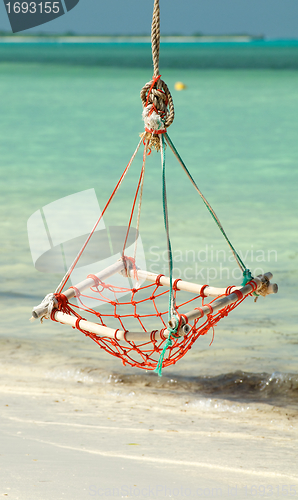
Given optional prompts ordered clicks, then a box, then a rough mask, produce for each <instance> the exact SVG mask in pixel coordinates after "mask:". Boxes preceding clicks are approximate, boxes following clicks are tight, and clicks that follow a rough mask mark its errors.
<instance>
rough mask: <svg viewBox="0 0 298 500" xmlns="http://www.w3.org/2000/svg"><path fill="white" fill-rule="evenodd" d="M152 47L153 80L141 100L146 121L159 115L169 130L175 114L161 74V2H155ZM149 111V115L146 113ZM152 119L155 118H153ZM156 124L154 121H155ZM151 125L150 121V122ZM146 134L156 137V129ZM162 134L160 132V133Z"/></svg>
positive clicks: (150, 129) (146, 87) (143, 89)
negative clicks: (149, 116) (149, 117)
mask: <svg viewBox="0 0 298 500" xmlns="http://www.w3.org/2000/svg"><path fill="white" fill-rule="evenodd" d="M151 47H152V61H153V78H152V80H151V81H150V82H148V83H146V84H145V85H144V87H143V88H142V90H141V100H142V103H143V108H144V113H145V116H144V119H145V123H146V118H148V114H149V115H154V113H155V114H156V115H158V116H159V117H160V118H161V120H162V123H163V125H164V127H163V128H168V127H169V126H170V125H171V123H173V120H174V116H175V112H174V103H173V98H172V96H171V92H170V91H169V88H168V86H167V84H166V83H165V82H164V81H163V80H161V78H160V76H161V75H160V74H159V49H160V8H159V0H154V7H153V16H152V25H151ZM145 111H147V113H146V112H145ZM151 118H154V116H152V117H151ZM153 122H154V120H153ZM149 123H150V120H149ZM146 132H149V133H150V134H152V135H156V133H157V132H156V128H155V127H152V126H148V127H146ZM159 133H160V132H159Z"/></svg>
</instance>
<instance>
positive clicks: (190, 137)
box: [0, 45, 298, 408]
mask: <svg viewBox="0 0 298 500" xmlns="http://www.w3.org/2000/svg"><path fill="white" fill-rule="evenodd" d="M15 46H16V47H17V45H15ZM21 48H22V49H23V47H21ZM21 48H20V49H21ZM32 50H33V49H32ZM36 50H38V51H39V54H40V53H41V51H42V50H43V48H42V47H40V46H39V47H38V49H36ZM76 50H79V49H77V47H72V51H73V57H74V59H75V51H76ZM84 50H87V49H84ZM90 50H91V49H90ZM92 50H94V49H92ZM92 50H91V52H92ZM119 50H121V51H124V52H125V47H124V48H123V47H121V49H119ZM127 50H128V49H127ZM129 50H133V48H132V47H129ZM136 50H137V49H136ZM184 50H186V51H187V48H185V49H184ZM221 50H223V49H221ZM237 50H240V49H239V48H237ZM1 51H2V52H1V53H3V51H5V48H3V47H1ZM7 53H9V52H7ZM19 54H21V50H20V52H19ZM226 56H227V57H228V55H227V53H226ZM2 59H3V58H2ZM20 59H21V56H20ZM8 60H9V57H7V61H8ZM135 66H136V65H135ZM150 77H151V74H150V68H148V69H143V68H138V67H133V68H132V67H129V68H125V67H123V68H116V67H113V68H111V67H110V68H107V67H99V66H96V65H93V66H89V67H86V66H85V67H83V66H81V65H78V64H76V63H74V62H72V64H69V65H63V64H61V61H60V62H59V64H54V63H53V62H52V63H51V64H49V63H48V64H43V62H42V58H40V60H39V61H36V58H35V62H21V60H20V61H19V62H2V63H1V73H0V90H1V98H0V99H1V116H0V133H1V144H0V155H1V156H0V168H1V185H0V190H1V198H0V203H1V213H2V215H1V235H2V245H1V255H0V273H1V274H0V276H1V278H0V280H1V281H0V285H1V306H2V314H1V323H2V328H1V345H2V350H3V354H4V355H3V356H2V357H1V361H0V363H1V365H2V369H1V372H2V375H1V376H2V377H3V379H4V380H5V377H7V375H8V374H10V376H11V377H20V378H21V379H23V378H25V377H29V378H30V377H34V379H35V380H36V381H38V380H40V383H42V382H41V381H42V380H47V381H48V382H49V381H51V380H52V381H55V380H59V381H61V382H63V383H64V384H65V387H67V386H68V384H69V383H70V384H73V383H75V384H77V383H81V382H82V383H85V384H88V385H90V384H91V385H92V384H97V386H100V387H101V389H102V390H104V391H110V390H111V387H113V390H116V391H117V390H119V391H122V392H123V394H126V395H129V394H132V393H134V394H137V395H138V398H142V397H146V391H157V390H159V391H161V393H163V391H175V393H176V394H178V395H180V397H181V398H184V399H185V401H187V400H188V399H189V398H191V400H192V401H193V402H195V401H197V402H198V401H205V402H206V401H209V400H210V401H214V398H216V399H218V398H219V399H220V398H223V399H231V400H233V401H234V400H236V401H238V402H239V403H241V405H242V404H243V405H244V406H243V408H244V407H245V405H246V404H247V403H249V402H255V401H263V402H269V403H270V404H275V405H297V402H298V400H297V384H298V369H297V359H298V356H297V352H298V351H297V345H298V344H297V343H298V340H297V333H298V332H297V305H296V296H295V292H296V289H297V285H296V282H297V259H298V252H297V196H296V188H297V164H298V146H297V115H298V91H297V88H298V85H297V84H298V73H296V72H295V71H290V70H284V71H278V70H272V69H271V70H270V69H258V70H254V69H250V70H248V69H238V70H237V69H234V70H233V71H230V70H228V69H213V70H202V69H201V70H196V69H186V68H183V69H182V68H179V69H178V68H177V69H173V68H172V69H166V70H165V71H163V79H164V80H165V81H166V82H167V84H168V85H169V87H170V88H171V89H173V88H174V83H175V81H177V80H182V81H183V82H185V84H186V85H187V90H186V91H184V92H175V91H174V90H173V97H174V102H175V107H176V118H175V122H174V124H173V125H172V126H171V128H170V129H169V134H170V136H171V138H172V140H173V141H174V143H175V145H176V147H177V148H178V150H179V152H180V153H181V155H182V157H183V158H184V161H185V162H186V164H187V165H188V167H189V169H190V170H191V172H192V174H193V176H194V177H195V178H196V180H197V181H198V183H199V186H200V188H201V189H202V191H203V193H204V194H205V195H206V197H207V198H208V199H209V201H210V202H211V204H212V205H213V207H214V209H215V211H216V212H217V214H218V215H219V217H220V219H221V221H222V223H223V225H224V227H225V229H226V231H227V233H228V235H229V237H230V239H231V240H232V242H233V244H234V245H235V247H236V248H237V250H238V251H239V252H241V255H242V256H243V258H244V260H245V263H246V264H247V266H248V267H249V268H250V269H251V270H252V272H253V274H259V273H260V272H261V271H262V270H263V271H271V272H272V273H273V274H274V280H273V281H276V282H277V283H278V285H279V293H278V294H277V295H276V296H270V297H267V298H266V299H263V298H262V297H261V298H259V300H258V301H257V303H256V304H255V303H253V300H252V299H247V300H246V301H245V303H244V304H243V305H242V306H240V307H239V308H238V309H237V310H235V311H234V312H233V313H232V314H231V315H230V316H229V317H228V318H225V319H223V320H222V321H221V322H220V323H219V325H218V326H217V327H216V329H215V339H214V342H213V344H212V345H211V346H210V347H209V344H210V342H211V339H212V335H211V334H209V335H207V336H206V337H202V338H200V339H198V341H197V342H196V344H195V346H194V347H193V348H192V350H191V351H190V352H189V353H187V355H186V356H185V357H184V358H183V359H182V360H180V361H179V363H178V364H177V365H175V366H174V367H171V368H169V369H167V370H165V373H164V377H163V378H162V379H159V378H158V377H156V376H155V375H153V374H146V373H143V372H140V371H139V370H137V369H132V368H129V369H128V368H124V367H122V365H121V363H120V362H119V361H118V360H115V359H114V358H112V357H110V356H108V354H106V353H104V352H103V351H101V350H100V349H99V347H98V346H96V345H95V344H94V343H93V342H92V341H90V340H89V339H86V338H85V337H84V336H83V335H82V334H81V333H80V332H73V331H72V330H71V329H70V330H68V329H67V327H62V326H61V325H56V324H53V323H50V322H46V323H44V324H43V325H40V324H38V323H37V322H36V323H35V324H31V323H29V322H28V318H29V317H30V313H31V308H32V306H34V305H36V304H38V303H39V302H40V300H41V299H42V298H43V297H44V296H45V295H46V294H47V293H49V292H50V291H53V290H54V289H55V288H56V286H57V284H58V282H59V280H60V278H61V275H59V274H58V275H57V274H56V275H51V274H42V273H40V272H38V271H37V270H35V269H34V266H33V263H32V259H31V254H30V249H29V245H28V237H27V229H26V224H27V220H28V218H29V217H30V216H31V215H32V214H33V213H34V212H35V211H37V210H39V209H40V208H41V207H43V206H45V205H47V204H49V203H51V202H53V201H55V200H58V199H60V198H63V197H65V196H68V195H72V194H74V193H77V192H79V191H83V190H86V189H91V188H94V189H95V192H96V195H97V198H98V201H99V204H100V206H101V207H103V205H104V203H105V201H106V199H107V197H108V196H109V194H110V193H111V191H112V189H113V187H114V185H115V183H116V181H117V179H118V178H119V176H120V174H121V172H122V171H123V169H124V167H125V166H126V164H127V162H128V160H129V158H130V156H131V154H132V153H133V151H134V148H135V146H136V144H137V142H138V140H139V133H140V132H142V128H143V125H142V121H141V117H140V114H141V102H140V99H139V91H140V88H141V87H142V85H143V84H144V83H145V82H147V81H148V80H149V79H150ZM167 159H168V165H167V175H168V183H169V188H168V195H169V210H170V226H171V238H172V246H173V250H174V265H175V276H176V277H179V276H181V277H186V274H185V273H187V278H188V279H189V280H191V279H196V275H197V273H198V270H199V271H200V273H201V274H200V275H199V278H200V281H201V277H203V278H204V281H205V282H210V284H219V285H221V286H225V285H226V284H227V281H228V284H232V283H234V282H235V284H238V283H239V280H240V278H239V274H237V269H236V268H235V266H234V264H233V263H232V262H230V261H228V257H229V254H228V251H227V248H226V244H225V242H224V240H223V239H222V237H221V235H220V233H219V231H218V230H217V228H216V226H215V224H214V222H213V221H212V220H211V219H210V216H209V214H208V213H207V211H206V210H205V207H204V206H203V205H202V203H201V201H200V199H198V196H197V194H196V192H194V190H193V189H192V187H191V186H190V185H189V182H188V181H187V179H186V177H185V175H184V174H183V172H182V171H181V172H180V170H181V169H180V167H179V165H178V164H177V163H176V162H175V161H174V159H173V158H172V157H171V155H170V152H169V151H167ZM140 163H141V155H139V156H138V157H137V160H136V163H135V164H134V166H133V167H132V171H131V172H130V174H129V177H128V178H127V181H126V183H125V184H123V186H122V189H121V190H120V191H119V194H118V195H117V197H116V199H115V203H113V204H112V205H111V207H110V210H109V211H108V212H107V214H106V216H105V223H106V225H125V224H127V217H128V215H127V214H128V210H129V209H130V206H131V200H132V195H133V189H134V183H133V181H134V182H135V180H136V175H137V172H139V168H140ZM177 200H178V201H177ZM152 221H154V224H153V222H152ZM140 234H141V236H142V241H143V245H144V249H145V253H146V261H147V269H149V270H152V271H154V272H155V271H156V272H158V271H160V272H162V271H163V266H165V265H166V263H165V262H164V258H163V252H164V250H165V240H164V233H163V221H162V206H161V180H160V160H159V158H158V156H157V155H156V154H152V155H151V156H150V157H149V158H148V164H147V170H146V183H145V189H144V204H143V212H142V222H141V226H140ZM198 252H201V253H200V254H199V253H198ZM223 268H224V270H223ZM210 398H211V399H210ZM206 404H207V403H206Z"/></svg>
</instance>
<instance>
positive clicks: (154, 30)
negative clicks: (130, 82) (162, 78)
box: [151, 0, 160, 78]
mask: <svg viewBox="0 0 298 500" xmlns="http://www.w3.org/2000/svg"><path fill="white" fill-rule="evenodd" d="M151 46H152V60H153V68H154V71H153V78H156V77H157V76H158V75H159V47H160V9H159V0H154V7H153V16H152V25H151Z"/></svg>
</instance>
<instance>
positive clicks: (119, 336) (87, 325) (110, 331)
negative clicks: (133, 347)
mask: <svg viewBox="0 0 298 500" xmlns="http://www.w3.org/2000/svg"><path fill="white" fill-rule="evenodd" d="M54 318H55V320H56V321H58V322H59V323H62V324H64V325H69V326H72V327H75V326H76V321H77V318H76V317H75V316H71V315H70V314H66V313H63V312H61V311H56V312H55V314H54ZM79 326H80V328H81V329H82V330H84V331H86V332H89V333H94V334H95V335H98V336H100V337H108V338H112V339H116V340H123V341H124V340H126V341H129V342H137V341H141V342H146V341H149V340H151V336H154V338H155V340H163V339H164V338H167V337H168V336H169V334H168V332H167V331H166V333H165V334H163V336H161V334H160V331H154V332H126V333H125V332H124V330H116V329H114V328H108V327H107V326H102V325H99V324H97V323H93V322H92V321H86V320H85V319H81V320H80V323H79Z"/></svg>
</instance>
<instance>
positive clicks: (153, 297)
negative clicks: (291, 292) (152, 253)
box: [52, 275, 255, 370]
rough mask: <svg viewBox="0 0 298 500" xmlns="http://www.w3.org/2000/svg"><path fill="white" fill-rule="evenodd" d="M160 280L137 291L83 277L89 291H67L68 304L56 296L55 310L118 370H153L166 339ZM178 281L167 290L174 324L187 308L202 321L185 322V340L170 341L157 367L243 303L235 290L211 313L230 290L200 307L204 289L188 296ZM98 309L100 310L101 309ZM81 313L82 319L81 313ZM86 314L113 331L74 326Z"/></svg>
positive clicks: (171, 360) (163, 290)
mask: <svg viewBox="0 0 298 500" xmlns="http://www.w3.org/2000/svg"><path fill="white" fill-rule="evenodd" d="M161 276H162V275H159V276H157V277H156V281H155V282H154V283H152V284H145V285H144V286H141V287H139V288H122V287H119V286H112V285H110V284H108V283H104V282H102V281H100V280H99V279H98V278H97V277H96V276H94V275H91V276H89V277H92V278H93V279H94V282H95V284H94V286H92V287H91V288H90V289H89V292H84V293H80V292H79V290H77V289H76V288H75V287H73V288H74V290H75V297H76V300H77V303H74V302H73V303H69V302H68V301H67V299H66V297H65V296H64V295H63V294H56V298H57V300H58V304H59V306H58V310H60V311H62V312H66V313H67V314H71V315H73V316H75V317H76V318H77V320H76V325H75V327H76V328H77V329H78V330H80V331H82V332H83V333H84V334H85V335H86V336H87V337H90V338H91V339H92V340H94V342H96V343H97V344H98V345H99V346H100V347H102V348H103V349H104V350H105V351H107V352H108V353H109V354H112V355H113V356H116V357H117V358H121V360H122V362H123V364H124V365H126V364H127V365H130V366H135V367H138V368H142V369H146V370H154V369H155V368H156V366H157V363H158V359H159V356H160V354H161V352H162V350H163V348H164V345H165V342H166V340H167V335H165V333H166V329H167V321H168V307H167V305H168V294H169V288H167V287H165V286H163V285H162V284H161V283H160V277H161ZM179 281H180V280H176V281H175V282H174V287H173V288H174V298H175V301H176V311H177V313H178V316H179V317H180V319H181V318H184V314H185V313H186V312H187V311H188V310H189V309H198V314H199V313H200V311H201V312H202V318H201V319H195V320H193V321H192V322H188V324H189V326H190V331H189V333H188V334H187V335H185V336H180V337H176V338H172V340H173V342H172V346H169V347H168V348H167V350H166V352H165V356H164V359H163V363H162V367H167V366H169V365H172V364H175V363H176V362H177V361H178V360H179V359H180V358H182V357H183V356H184V355H185V354H186V352H187V351H188V350H189V349H191V347H192V345H193V343H194V342H195V341H196V340H197V339H198V337H200V336H201V335H206V334H207V333H208V332H209V330H210V329H211V330H213V335H214V326H215V325H216V324H217V323H218V321H219V320H220V319H221V318H223V317H224V316H227V315H228V314H229V312H230V311H231V310H233V309H235V307H237V306H238V305H239V304H240V303H241V302H242V301H243V300H244V298H245V297H243V296H242V293H241V292H239V291H238V290H236V293H237V295H238V300H237V301H236V302H235V303H233V304H231V305H229V306H227V307H224V308H222V309H220V310H219V311H217V312H213V309H212V304H213V303H214V301H215V300H217V299H219V298H220V297H225V296H227V295H229V294H230V293H235V289H234V287H229V288H228V289H227V290H226V293H225V294H223V295H221V296H219V297H216V298H214V299H213V300H210V301H209V302H205V300H206V299H205V297H204V288H205V287H206V285H204V286H203V287H202V288H201V291H200V294H198V295H196V296H194V295H193V294H190V293H188V292H184V291H180V290H178V289H177V286H176V285H177V282H179ZM253 288H255V287H253ZM90 292H91V293H90ZM111 294H112V295H113V298H112V299H111V298H110V297H109V295H111ZM123 294H125V295H124V296H123V297H122V298H120V297H119V295H123ZM90 299H92V301H95V303H96V304H97V305H98V308H99V309H100V310H96V309H98V308H97V307H96V306H94V307H92V308H90V307H88V306H87V305H86V302H88V301H89V300H90ZM203 306H208V307H209V309H210V313H209V314H207V316H203V310H202V307H203ZM102 308H103V310H101V309H102ZM82 310H83V311H84V314H82V312H81V311H82ZM54 313H55V310H54ZM90 314H91V315H92V318H91V320H92V321H93V322H94V323H97V324H99V325H102V326H107V327H109V328H114V329H115V334H114V335H113V337H112V338H109V337H105V336H101V335H97V334H95V333H90V332H89V331H86V330H84V329H83V328H81V327H80V321H81V320H82V319H87V320H89V318H90ZM52 319H54V317H53V315H52ZM122 331H124V332H125V333H124V339H123V340H118V338H117V335H118V334H119V332H122ZM127 332H128V333H127ZM129 332H139V333H140V334H142V333H143V335H144V340H130V339H129ZM212 341H213V338H212ZM212 341H211V343H212Z"/></svg>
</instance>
